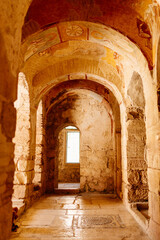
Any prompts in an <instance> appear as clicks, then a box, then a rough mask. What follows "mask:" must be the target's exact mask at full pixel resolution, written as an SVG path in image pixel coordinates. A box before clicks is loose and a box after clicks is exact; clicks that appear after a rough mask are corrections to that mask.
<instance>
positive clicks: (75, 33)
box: [58, 22, 88, 41]
mask: <svg viewBox="0 0 160 240" xmlns="http://www.w3.org/2000/svg"><path fill="white" fill-rule="evenodd" d="M58 28H59V32H60V35H61V39H62V41H68V40H87V35H88V34H87V33H88V28H87V27H86V26H85V25H84V24H82V23H79V22H78V23H75V24H74V23H73V24H71V23H69V22H68V23H67V22H66V23H60V24H58Z"/></svg>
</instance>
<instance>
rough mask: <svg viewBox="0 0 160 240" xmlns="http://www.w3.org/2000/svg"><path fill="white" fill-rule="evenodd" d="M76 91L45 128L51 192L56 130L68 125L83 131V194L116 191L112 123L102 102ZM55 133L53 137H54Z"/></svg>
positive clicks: (81, 155)
mask: <svg viewBox="0 0 160 240" xmlns="http://www.w3.org/2000/svg"><path fill="white" fill-rule="evenodd" d="M83 92H85V94H82V93H81V91H80V90H79V91H78V90H77V91H76V94H72V95H68V96H67V98H65V99H63V100H62V101H61V102H60V103H59V104H58V105H57V106H54V107H53V108H52V109H51V110H50V112H49V114H48V116H47V124H46V137H47V139H46V141H47V144H48V149H47V156H48V158H47V161H48V162H47V164H48V171H49V172H48V176H49V177H50V178H49V179H48V190H53V182H54V181H53V180H52V179H53V177H54V171H55V170H56V168H55V169H54V166H56V161H57V159H56V153H57V149H54V146H55V144H56V138H57V136H56V135H54V134H57V133H56V131H55V130H57V128H60V127H63V125H66V124H71V123H72V124H73V125H75V126H77V127H78V128H79V129H80V131H81V153H80V176H81V179H80V184H81V190H83V191H106V192H113V191H114V150H113V133H111V129H112V128H111V119H110V116H109V115H108V112H107V110H106V108H105V106H104V105H103V104H102V102H101V101H102V98H101V97H99V96H98V95H97V94H93V93H91V92H89V91H87V90H83ZM53 133H54V134H53Z"/></svg>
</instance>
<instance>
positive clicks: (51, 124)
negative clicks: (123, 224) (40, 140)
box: [46, 89, 114, 191]
mask: <svg viewBox="0 0 160 240" xmlns="http://www.w3.org/2000/svg"><path fill="white" fill-rule="evenodd" d="M72 91H73V90H72ZM74 91H76V92H77V91H80V92H81V91H82V89H79V90H78V89H77V90H74ZM85 91H88V90H83V91H82V92H85ZM83 95H84V93H83ZM70 97H71V99H72V95H71V96H70ZM70 97H67V99H69V98H70ZM73 99H74V100H73ZM73 99H72V100H71V102H70V104H71V105H72V107H73V110H72V107H71V108H69V109H68V107H69V106H70V105H68V104H69V102H68V103H67V105H66V107H67V109H68V110H69V112H68V110H67V109H66V110H64V111H63V110H62V112H60V114H62V116H61V117H60V119H59V118H58V111H56V112H55V113H54V114H53V112H54V111H55V109H57V107H58V106H59V105H58V104H56V105H55V106H54V108H53V105H52V108H50V109H49V111H48V114H47V119H48V120H47V125H46V136H47V140H46V141H47V146H48V151H47V152H48V155H47V158H48V161H47V164H50V165H49V169H50V170H51V169H52V168H53V167H52V166H55V165H56V156H57V154H56V150H54V151H51V149H52V148H53V145H54V146H55V147H56V138H57V137H56V135H58V133H59V129H61V128H62V127H63V126H64V124H65V123H66V124H67V125H68V124H69V123H72V124H73V125H76V126H78V127H79V128H80V131H81V130H82V129H83V131H84V129H85V128H86V126H85V125H84V124H89V123H90V122H89V119H87V120H86V122H85V118H84V119H82V120H81V121H80V122H79V120H80V119H79V118H78V119H79V120H76V119H77V117H76V116H78V115H79V114H80V115H81V114H82V112H83V111H82V112H81V113H79V114H78V115H77V113H78V112H77V107H74V104H75V106H79V105H76V104H79V103H76V99H77V98H76V97H75V95H74V94H73ZM78 99H79V98H78ZM102 100H103V99H102V98H101V101H102ZM65 101H66V100H65V98H64V100H63V98H62V100H61V101H60V103H61V104H63V102H64V104H66V103H65ZM74 101H75V102H74ZM78 101H79V100H78ZM99 104H100V105H101V104H102V103H99ZM103 104H104V103H103ZM103 104H102V105H103ZM60 106H61V105H60ZM60 108H62V106H61V107H60ZM103 108H104V109H105V107H104V106H103ZM58 109H59V108H58ZM75 111H76V113H75ZM88 111H89V110H88ZM88 111H87V112H88ZM105 111H106V110H105ZM95 113H96V112H95ZM66 114H69V115H66ZM75 114H76V115H75ZM85 114H86V113H85ZM105 114H107V115H105V116H108V117H107V118H106V121H107V123H106V125H104V126H105V127H103V128H100V129H99V130H98V132H99V134H100V133H101V131H104V130H105V128H107V129H108V127H109V126H110V133H108V138H107V139H108V140H107V141H109V139H110V138H111V139H112V140H111V139H110V140H111V141H112V144H109V146H110V147H111V146H112V148H113V147H114V146H113V144H114V142H113V133H112V132H111V131H112V130H111V123H112V121H111V119H110V116H109V115H108V113H105ZM95 116H96V115H95ZM102 116H103V115H102ZM55 117H56V118H57V119H59V120H58V121H56V122H55V119H54V118H55ZM72 118H73V119H74V120H73V121H72ZM97 119H98V118H97ZM102 119H104V117H103V118H102ZM107 119H108V120H107ZM63 121H64V122H63ZM76 121H77V122H76ZM101 121H102V120H101ZM91 122H92V118H91ZM79 124H80V125H79ZM103 124H105V123H104V122H103ZM58 126H59V127H58ZM87 126H88V125H87ZM88 127H89V126H88ZM57 128H58V130H57ZM92 128H93V129H94V130H95V128H96V126H95V125H92ZM54 129H55V131H54ZM102 129H103V130H102ZM50 131H52V132H53V133H55V134H56V133H57V134H56V135H55V134H54V135H53V136H52V135H50ZM106 131H109V130H106ZM85 132H86V130H85ZM95 134H96V133H95ZM85 135H86V136H87V134H83V133H82V148H81V150H82V153H81V154H84V151H88V150H87V149H86V150H84V148H85V146H86V144H87V143H86V142H85V141H86V140H84V139H85V138H84V136H85ZM95 136H96V135H95ZM97 136H99V135H98V133H97ZM109 136H112V137H109ZM88 137H89V135H88ZM100 137H101V142H102V144H99V147H100V148H101V147H102V148H105V147H104V146H103V141H102V139H103V138H105V136H104V135H103V134H100ZM93 138H94V134H93V135H92V139H93ZM94 139H95V140H96V138H94ZM97 139H98V138H97ZM99 141H100V139H99ZM89 142H92V141H89ZM88 144H89V143H88ZM90 144H91V143H90ZM97 145H98V144H97ZM109 146H108V147H109ZM106 148H107V146H106ZM107 149H108V150H107V151H109V153H108V154H110V155H108V158H109V159H108V163H107V164H108V165H107V166H108V171H109V172H110V175H112V174H113V173H114V169H113V164H114V163H113V160H111V159H112V158H114V151H113V149H110V150H109V148H107ZM97 151H98V152H100V150H97ZM95 152H96V150H95ZM102 152H103V151H102ZM103 153H104V152H103ZM102 155H103V154H102ZM95 156H97V155H96V153H95ZM84 159H85V155H84V156H83V157H82V160H83V163H82V167H81V175H82V178H81V181H82V182H81V189H82V190H84V189H85V190H87V189H88V187H87V186H88V184H91V182H90V180H88V181H89V182H88V183H87V186H86V188H87V189H86V188H85V186H84V185H85V184H86V181H87V180H84V179H83V178H87V179H88V178H90V177H91V176H88V177H87V176H86V177H84V176H85V174H87V173H86V172H85V171H86V169H87V168H86V167H84V166H83V165H85V164H84ZM98 159H99V161H100V159H101V157H100V156H99V158H98ZM98 159H97V160H98ZM103 159H105V158H103ZM91 160H93V159H92V157H91V158H89V159H88V161H91ZM104 164H106V161H105V163H103V164H102V165H101V164H100V166H101V167H102V166H103V165H104ZM110 164H111V166H110ZM109 166H110V167H109ZM110 168H112V170H113V171H112V174H111V169H110ZM56 169H57V166H55V167H54V169H53V170H52V171H50V174H48V175H49V176H51V179H49V181H48V183H47V186H48V189H47V190H48V191H53V186H54V187H57V182H54V181H55V180H56V178H57V176H56V175H57V170H56ZM109 169H110V170H109ZM92 172H93V171H92ZM105 172H106V170H105ZM52 174H53V176H54V178H53V176H52ZM52 178H53V180H54V181H53V180H52ZM109 178H110V179H109ZM113 178H114V177H113V176H112V177H111V176H110V177H109V176H108V178H107V176H106V179H107V180H106V179H105V178H104V179H103V181H102V179H101V182H103V185H105V184H106V185H107V183H108V184H109V182H110V181H113ZM82 179H83V180H82ZM111 179H112V180H111ZM96 181H97V180H96ZM104 181H105V183H104ZM110 184H111V183H110ZM92 185H94V184H93V183H92ZM110 186H112V188H113V189H112V190H111V189H110V188H109V186H108V187H107V189H106V191H114V182H112V184H111V185H110ZM90 187H91V186H90ZM90 187H89V188H90ZM98 187H99V188H98ZM101 187H102V186H101ZM94 188H96V187H95V186H92V187H91V189H92V191H94V190H95V189H94ZM103 188H104V189H103ZM100 189H101V188H100V186H97V191H103V190H105V187H104V186H103V187H102V189H101V190H100Z"/></svg>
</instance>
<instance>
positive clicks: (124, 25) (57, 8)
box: [22, 0, 152, 69]
mask: <svg viewBox="0 0 160 240" xmlns="http://www.w3.org/2000/svg"><path fill="white" fill-rule="evenodd" d="M151 3H152V0H127V1H126V0H61V1H59V0H33V1H32V4H31V5H30V8H29V10H28V13H27V15H26V19H25V24H24V27H23V36H22V38H23V40H24V39H25V38H27V37H28V35H31V34H32V33H34V32H36V31H38V30H40V29H46V28H47V27H49V26H50V25H53V24H55V23H59V22H63V21H89V22H94V23H101V24H104V25H106V26H109V27H111V28H113V29H115V30H117V31H119V32H120V33H122V34H123V35H125V36H127V37H128V38H129V39H130V40H131V41H132V42H134V43H135V44H136V45H138V47H139V48H140V49H141V51H142V52H143V54H144V55H145V57H146V58H147V60H148V63H149V67H150V69H151V68H152V44H151V43H152V41H151V33H150V30H149V27H148V25H147V20H146V12H147V9H148V7H149V4H151Z"/></svg>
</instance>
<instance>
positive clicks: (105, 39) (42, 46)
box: [24, 22, 133, 61]
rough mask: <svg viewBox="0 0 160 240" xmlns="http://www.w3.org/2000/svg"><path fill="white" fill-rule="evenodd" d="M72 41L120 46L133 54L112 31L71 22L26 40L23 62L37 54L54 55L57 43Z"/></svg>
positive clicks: (126, 41)
mask: <svg viewBox="0 0 160 240" xmlns="http://www.w3.org/2000/svg"><path fill="white" fill-rule="evenodd" d="M72 40H73V41H74V40H78V41H87V40H88V41H90V42H94V43H98V44H100V45H103V46H105V47H107V48H112V47H113V45H115V46H117V47H118V46H119V45H120V47H121V48H122V50H123V49H125V51H126V52H129V53H131V52H133V48H132V45H130V42H129V41H128V39H127V38H125V39H123V38H122V39H121V41H119V42H118V40H117V37H116V36H115V33H114V31H112V30H110V29H108V28H107V27H105V26H101V25H100V27H98V26H97V25H96V24H92V23H90V24H89V23H84V22H83V23H79V22H73V23H60V24H57V25H56V26H54V27H51V28H49V29H47V30H44V31H43V32H39V33H37V34H36V35H33V36H32V37H31V38H29V39H28V40H27V41H28V45H29V46H28V48H27V51H26V54H25V59H24V60H25V61H26V60H27V59H29V58H30V57H31V56H33V55H34V54H37V53H38V54H39V56H43V55H45V54H46V55H48V54H54V52H55V51H56V48H55V47H54V46H57V45H58V44H59V43H65V42H68V41H72ZM76 51H77V50H76ZM92 52H93V51H92ZM86 54H88V53H86ZM103 57H105V56H103ZM112 58H113V57H112Z"/></svg>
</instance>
